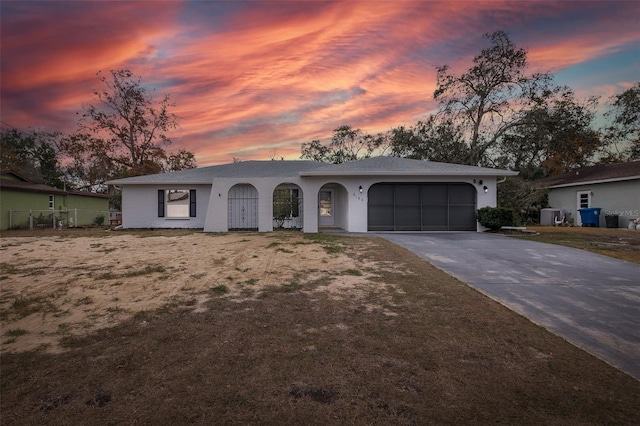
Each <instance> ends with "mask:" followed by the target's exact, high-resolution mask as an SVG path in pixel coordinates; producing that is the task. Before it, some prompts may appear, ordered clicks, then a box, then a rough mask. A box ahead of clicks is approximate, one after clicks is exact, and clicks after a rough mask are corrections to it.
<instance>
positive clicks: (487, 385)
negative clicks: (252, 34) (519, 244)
mask: <svg viewBox="0 0 640 426" xmlns="http://www.w3.org/2000/svg"><path fill="white" fill-rule="evenodd" d="M0 263H1V267H2V270H1V272H0V280H1V281H0V283H1V292H0V320H1V325H2V330H1V334H2V336H1V337H0V338H1V343H2V346H1V352H0V356H1V358H2V359H1V370H0V377H1V383H0V385H1V392H2V395H1V399H0V410H1V411H0V413H1V414H0V415H1V420H2V424H3V426H5V425H39V424H60V425H78V424H86V425H109V424H123V423H124V424H154V425H155V424H207V425H208V424H322V425H324V424H367V425H383V424H384V425H388V424H399V425H420V424H487V423H494V424H532V425H533V424H536V425H537V424H563V425H565V424H570V425H571V424H575V425H589V424H592V425H602V424H611V425H625V424H628V425H636V424H640V409H639V408H638V407H640V382H638V381H636V380H634V379H632V378H631V377H629V376H627V375H625V374H624V373H622V372H620V371H618V370H616V369H614V368H613V367H610V366H609V365H607V364H606V363H604V362H602V361H600V360H598V359H596V358H594V357H593V356H591V355H589V354H587V353H585V352H583V351H581V350H580V349H577V348H576V347H574V346H572V345H570V344H568V343H567V342H565V341H564V340H562V339H560V338H558V337H556V336H554V335H552V334H550V333H548V332H547V331H546V330H544V329H542V328H540V327H538V326H536V325H534V324H532V323H531V322H529V321H528V320H526V319H525V318H523V317H521V316H518V315H517V314H514V313H513V312H511V311H509V310H507V309H506V308H505V307H503V306H502V305H499V304H498V303H496V302H493V301H492V300H490V299H488V298H486V297H484V296H482V295H481V294H480V293H478V292H476V291H475V290H473V289H471V288H469V287H468V286H466V285H464V284H463V283H461V282H459V281H457V280H455V279H454V278H451V277H450V276H448V275H446V274H445V273H443V272H442V271H440V270H438V269H436V268H434V267H433V266H431V265H430V264H428V263H427V262H425V261H423V260H421V259H419V258H418V257H416V256H414V255H413V254H411V253H410V252H408V251H406V250H404V249H402V248H399V247H397V246H394V245H392V244H391V243H389V242H386V241H383V240H380V239H376V238H354V237H338V236H331V235H323V234H317V235H304V234H301V233H296V232H275V233H268V234H243V233H235V234H213V235H211V234H202V233H196V232H189V231H140V232H106V231H98V230H94V231H81V230H77V231H59V232H45V233H38V234H29V233H12V232H7V233H4V234H3V235H2V242H1V247H0Z"/></svg>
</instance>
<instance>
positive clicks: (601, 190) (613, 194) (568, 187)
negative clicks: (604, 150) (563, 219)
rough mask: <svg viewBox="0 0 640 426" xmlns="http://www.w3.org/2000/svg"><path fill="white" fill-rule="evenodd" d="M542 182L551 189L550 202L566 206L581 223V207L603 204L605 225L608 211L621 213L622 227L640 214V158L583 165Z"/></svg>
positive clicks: (560, 206) (566, 210)
mask: <svg viewBox="0 0 640 426" xmlns="http://www.w3.org/2000/svg"><path fill="white" fill-rule="evenodd" d="M540 182H541V183H542V184H544V185H545V186H546V187H547V188H548V189H549V205H550V206H551V207H552V208H556V209H562V210H564V211H565V213H566V214H567V215H568V216H567V219H568V218H569V217H571V218H573V219H574V220H575V223H576V225H578V226H579V225H581V224H582V222H581V218H580V214H579V212H578V209H581V208H589V207H599V208H601V209H602V210H601V214H600V226H601V227H603V226H605V219H604V216H605V215H606V214H618V215H619V219H618V226H619V227H621V228H626V227H627V225H628V224H629V220H633V219H637V218H638V217H639V216H640V161H632V162H628V163H618V164H599V165H597V166H591V167H582V168H580V169H577V170H573V171H571V172H567V173H563V174H561V175H557V176H551V177H548V178H545V179H542V180H541V181H540Z"/></svg>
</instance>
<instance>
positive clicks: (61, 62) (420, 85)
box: [1, 1, 640, 165]
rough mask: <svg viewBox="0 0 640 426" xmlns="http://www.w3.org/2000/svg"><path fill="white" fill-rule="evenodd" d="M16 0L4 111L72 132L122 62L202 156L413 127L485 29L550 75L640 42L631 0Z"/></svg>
mask: <svg viewBox="0 0 640 426" xmlns="http://www.w3.org/2000/svg"><path fill="white" fill-rule="evenodd" d="M24 3H25V4H23V5H19V6H16V5H13V6H12V7H11V8H10V9H11V10H10V11H9V12H10V13H9V14H7V13H4V12H5V10H4V8H5V6H4V5H3V16H2V20H3V21H2V24H3V25H2V28H3V29H2V35H3V42H2V56H3V61H2V82H1V84H2V108H3V120H6V121H8V122H10V123H12V124H14V125H18V126H30V125H39V124H43V123H44V124H45V125H49V126H54V125H58V126H59V128H60V129H61V130H72V129H73V125H74V122H75V116H74V114H73V111H78V110H79V109H80V107H81V105H82V104H83V103H86V102H90V101H91V99H92V96H91V93H92V91H93V90H94V89H95V88H98V87H100V83H99V82H98V80H97V78H96V77H95V73H96V72H97V71H98V70H109V69H117V68H125V67H126V68H130V69H131V70H132V71H134V73H136V74H137V75H141V76H143V81H144V82H145V83H147V84H148V85H149V86H150V87H155V88H156V90H157V92H158V94H163V93H170V94H171V95H172V98H173V100H174V101H175V102H176V104H177V106H176V108H175V112H176V114H177V115H178V117H179V120H180V123H181V127H180V129H179V130H177V131H176V132H175V134H174V135H173V139H174V141H175V148H180V147H184V148H187V149H189V150H192V151H194V152H195V153H196V157H197V159H198V161H199V163H200V164H201V165H208V164H213V163H220V162H226V161H229V160H230V159H231V157H233V156H240V157H241V158H243V159H254V158H268V157H270V156H271V155H272V154H273V152H274V151H277V155H278V156H285V157H286V158H296V157H298V156H299V147H300V144H301V143H303V142H308V141H310V140H312V139H326V138H328V137H330V135H331V132H332V130H333V129H334V128H336V127H338V126H340V125H342V124H349V125H352V126H354V127H360V128H362V129H363V130H364V131H367V132H370V133H375V132H378V131H384V130H387V129H389V128H390V127H392V126H396V125H399V124H412V123H413V122H415V121H417V120H418V119H420V118H423V117H424V116H425V115H426V114H427V113H428V112H429V111H430V110H432V109H433V108H434V107H435V103H434V101H433V100H432V99H431V96H432V93H433V91H434V89H435V69H434V68H433V66H434V65H440V64H449V65H451V66H452V69H454V70H456V71H463V70H465V69H466V68H468V67H469V65H470V61H471V58H472V57H473V56H474V55H476V54H477V53H478V52H479V50H480V49H481V48H482V47H483V46H484V41H483V40H482V38H481V37H480V36H481V35H482V34H483V33H486V32H492V31H494V30H497V29H505V30H507V31H508V32H510V34H511V35H512V38H513V40H514V41H515V42H516V44H518V45H519V46H520V45H522V46H526V47H527V48H528V49H529V52H530V53H529V59H530V62H531V63H532V67H535V68H536V69H538V68H540V69H551V70H560V69H566V68H567V67H570V66H572V65H575V64H580V63H585V62H587V61H590V60H593V59H594V58H599V57H603V56H604V55H607V54H608V53H611V52H614V51H616V49H620V48H622V47H621V46H628V45H629V44H632V43H634V42H635V43H637V42H638V40H639V39H640V37H639V36H638V30H637V29H636V28H635V26H634V25H633V24H634V21H633V20H632V19H628V18H627V19H626V20H625V16H628V15H629V11H630V10H631V11H633V10H636V11H637V7H636V6H633V5H632V6H629V5H628V4H625V8H621V10H620V11H615V10H612V11H609V12H607V11H608V8H607V7H604V6H601V5H599V4H593V3H585V4H584V5H582V4H581V6H580V9H579V10H578V9H577V8H576V5H575V3H571V2H550V3H547V2H545V3H542V2H498V1H492V2H486V3H482V2H415V1H411V2H403V1H399V2H373V1H372V2H359V1H358V2H310V3H306V2H295V3H293V2H270V3H260V2H248V3H226V2H204V3H186V2H184V3H183V2H161V3H158V2H135V3H134V2H131V3H129V2H78V3H77V4H76V3H73V6H74V7H73V8H63V9H60V5H61V4H66V5H69V4H70V3H57V2H50V3H42V5H43V6H40V8H38V7H35V6H33V5H29V4H28V3H27V2H24ZM623 9H626V10H623ZM576 11H577V12H576ZM603 13H610V15H611V19H610V22H608V21H606V20H603V19H600V18H599V17H598V16H597V15H599V14H603ZM577 15H579V16H578V17H577V18H576V16H577ZM591 15H593V16H595V18H594V17H590V16H591ZM51 16H53V18H51ZM636 16H637V15H636ZM560 17H561V18H560ZM563 19H564V20H565V21H564V22H563ZM572 19H573V20H576V22H570V21H571V20H572ZM583 21H584V22H595V23H597V25H589V26H587V25H585V24H582V25H581V22H583ZM635 23H636V24H637V19H636V20H635ZM615 30H617V31H615ZM14 33H15V34H17V33H20V34H22V36H21V37H15V36H11V37H7V36H6V34H14ZM5 58H10V60H5ZM628 80H629V79H627V81H628ZM611 83H612V84H618V82H611ZM603 86H605V84H603ZM68 115H72V116H73V117H71V118H67V119H65V117H67V116H68ZM14 122H15V123H14Z"/></svg>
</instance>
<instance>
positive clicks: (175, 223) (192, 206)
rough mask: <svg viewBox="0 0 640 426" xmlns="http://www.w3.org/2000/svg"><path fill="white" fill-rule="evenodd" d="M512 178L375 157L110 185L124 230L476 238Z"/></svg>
mask: <svg viewBox="0 0 640 426" xmlns="http://www.w3.org/2000/svg"><path fill="white" fill-rule="evenodd" d="M516 174H517V173H516V172H511V171H508V170H499V169H491V168H483V167H474V166H464V165H459V164H447V163H437V162H432V161H419V160H409V159H404V158H396V157H374V158H367V159H362V160H358V161H353V162H349V163H343V164H327V163H320V162H315V161H245V162H237V163H232V164H224V165H219V166H209V167H201V168H197V169H190V170H181V171H176V172H171V173H162V174H155V175H147V176H138V177H131V178H125V179H118V180H113V181H110V182H108V183H109V184H111V185H115V186H117V187H119V188H121V189H122V226H123V227H124V228H202V229H204V231H205V232H227V231H230V230H256V231H260V232H268V231H272V230H273V229H275V228H281V227H282V228H295V229H301V230H303V231H304V232H312V233H313V232H318V230H320V229H322V228H339V229H342V230H345V231H348V232H367V231H479V230H482V229H481V228H482V227H481V226H480V225H479V224H478V223H477V220H476V211H477V209H478V208H481V207H485V206H495V205H496V185H497V180H498V178H501V177H506V176H513V175H516Z"/></svg>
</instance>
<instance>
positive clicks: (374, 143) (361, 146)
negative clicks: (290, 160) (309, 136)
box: [300, 125, 386, 164]
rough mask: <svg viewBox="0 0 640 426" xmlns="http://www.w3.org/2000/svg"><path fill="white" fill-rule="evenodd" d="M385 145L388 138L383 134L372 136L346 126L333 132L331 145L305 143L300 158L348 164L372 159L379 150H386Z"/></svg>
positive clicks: (318, 142) (317, 142)
mask: <svg viewBox="0 0 640 426" xmlns="http://www.w3.org/2000/svg"><path fill="white" fill-rule="evenodd" d="M385 143H386V138H385V137H384V135H382V134H378V135H376V136H372V135H370V134H368V133H363V132H362V130H360V129H354V128H352V127H351V126H347V125H344V126H340V127H338V128H337V129H335V130H334V131H333V136H332V138H331V142H330V143H329V145H323V144H322V143H321V142H320V141H319V140H317V139H316V140H313V141H311V142H308V143H303V144H302V147H301V156H300V157H301V158H305V159H308V160H314V161H322V162H326V163H336V164H337V163H346V162H348V161H355V160H358V159H360V158H368V157H371V156H372V155H373V154H374V153H375V152H376V151H377V150H380V149H384V148H385Z"/></svg>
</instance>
